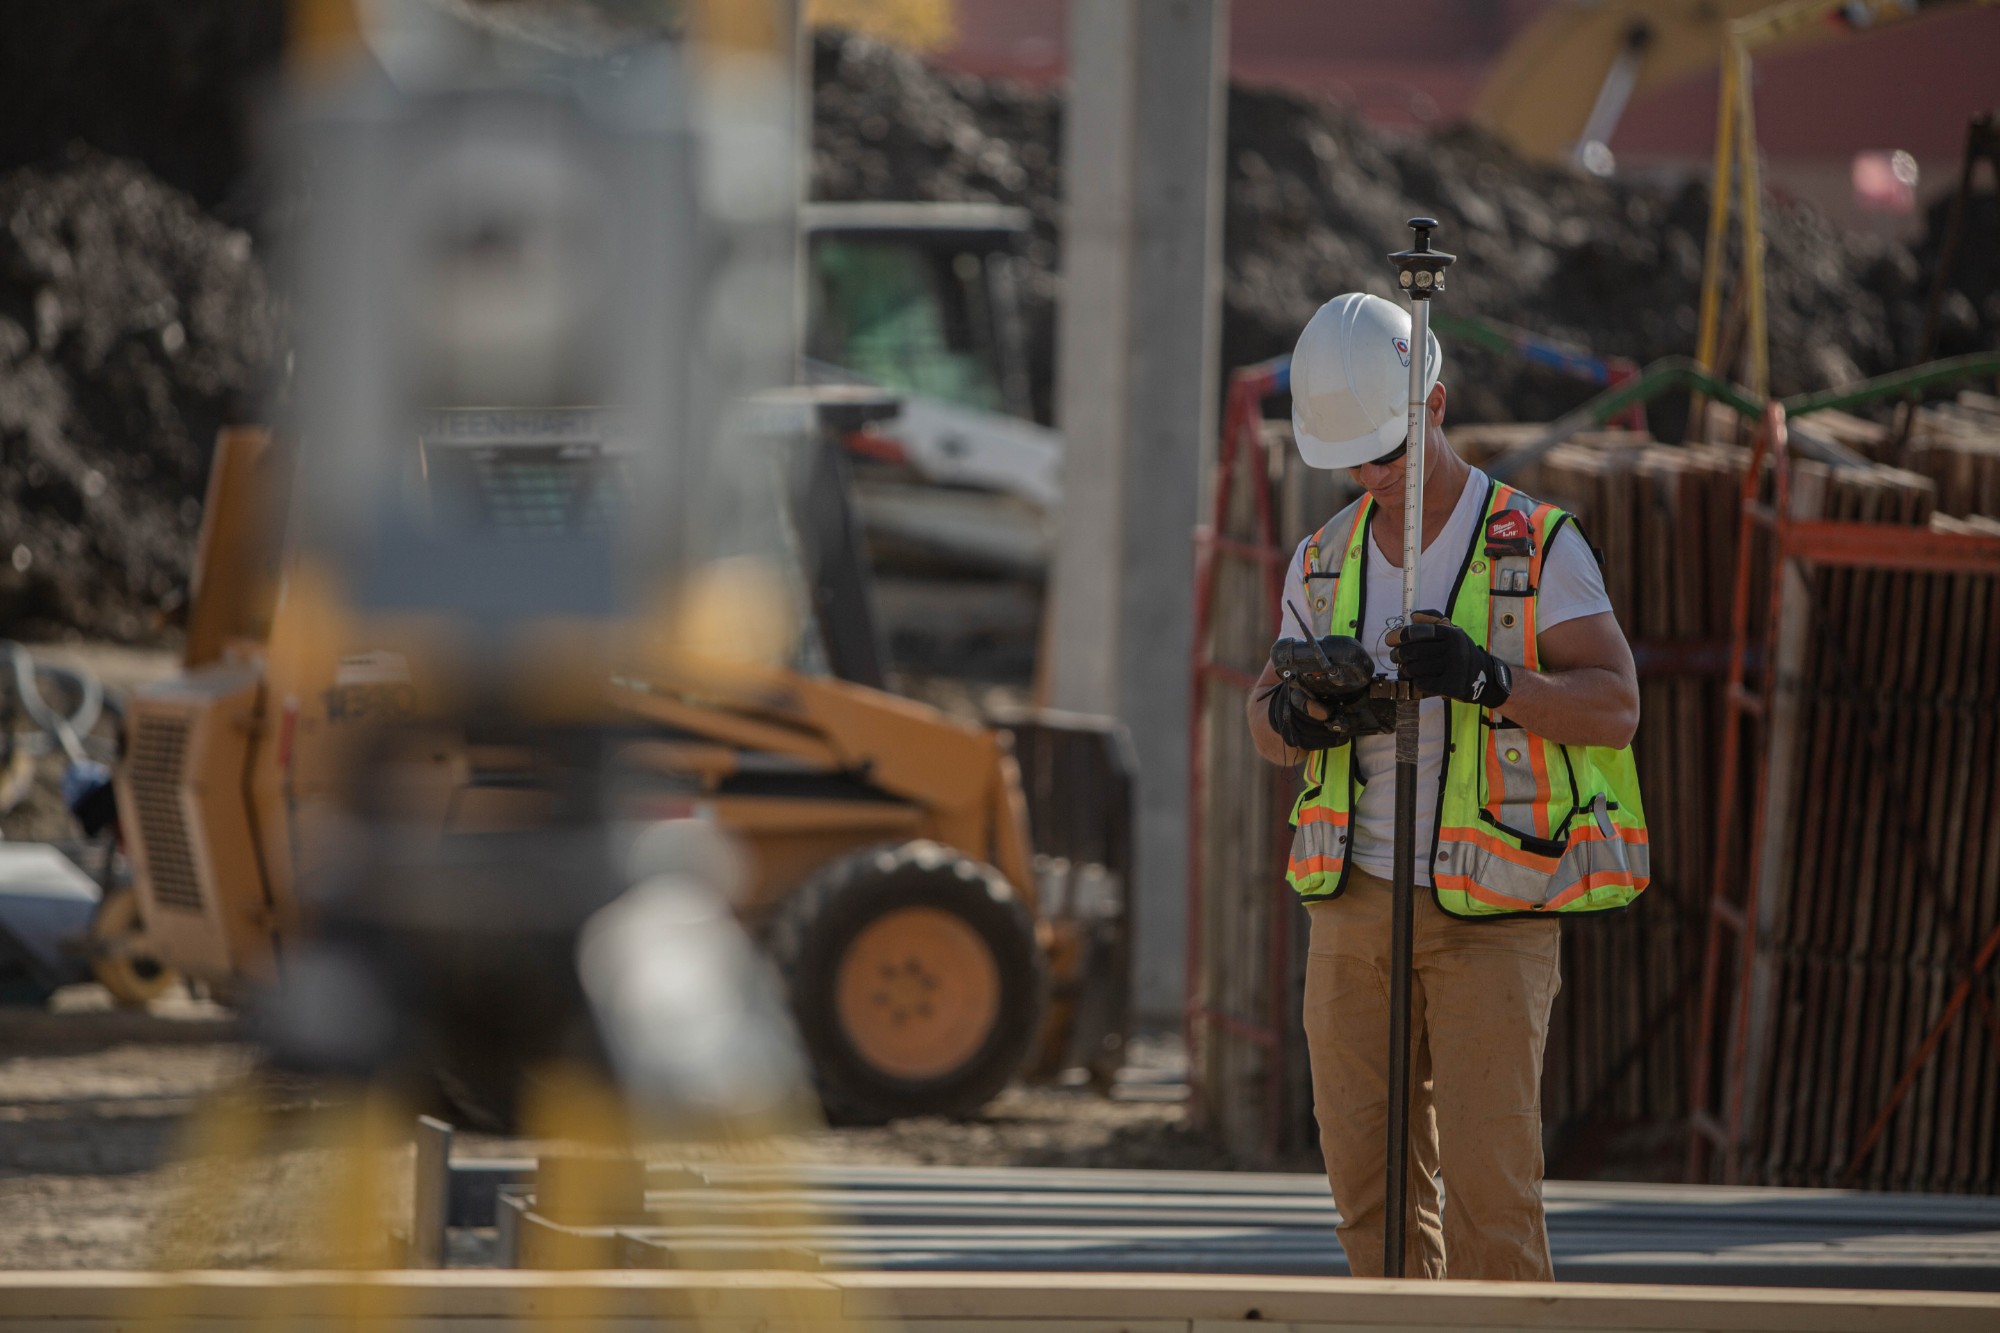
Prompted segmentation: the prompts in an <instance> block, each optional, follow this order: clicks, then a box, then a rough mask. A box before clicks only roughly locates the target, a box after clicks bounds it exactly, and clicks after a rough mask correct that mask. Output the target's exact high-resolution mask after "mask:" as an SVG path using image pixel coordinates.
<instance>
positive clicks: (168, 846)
mask: <svg viewBox="0 0 2000 1333" xmlns="http://www.w3.org/2000/svg"><path fill="white" fill-rule="evenodd" d="M187 739H188V718H187V717H186V716H185V715H182V714H176V713H150V712H149V713H142V714H140V715H139V717H138V718H137V719H136V725H135V726H134V727H133V729H132V751H131V767H130V770H129V771H130V773H131V782H132V794H133V796H134V797H135V798H136V803H137V805H138V807H139V837H140V840H141V842H142V844H143V845H144V847H145V849H146V868H147V870H148V871H149V872H150V874H151V876H152V881H153V901H154V902H155V903H157V904H159V906H160V907H161V908H162V909H163V910H165V909H171V910H174V911H180V912H200V911H201V910H202V896H201V876H200V874H199V873H198V872H197V870H196V869H195V859H194V847H193V843H192V839H191V835H190V833H189V830H188V827H187V820H186V818H185V816H184V815H183V814H182V812H181V799H180V795H181V772H182V769H183V768H184V767H185V766H186V762H187Z"/></svg>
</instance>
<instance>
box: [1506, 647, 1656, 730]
mask: <svg viewBox="0 0 2000 1333" xmlns="http://www.w3.org/2000/svg"><path fill="white" fill-rule="evenodd" d="M1513 675H1514V691H1513V693H1512V694H1510V695H1509V696H1508V698H1507V702H1506V704H1505V705H1504V706H1503V707H1502V708H1501V709H1500V712H1501V713H1502V714H1503V715H1504V716H1505V717H1506V718H1507V719H1508V720H1510V721H1513V722H1518V723H1520V724H1521V725H1522V726H1523V727H1526V728H1527V729H1528V730H1529V731H1532V732H1534V733H1535V734H1536V735H1537V736H1541V737H1543V738H1544V739H1546V740H1552V741H1555V742H1556V743H1557V744H1559V745H1606V746H1610V747H1612V748H1614V749H1615V748H1618V747H1620V746H1625V745H1630V744H1631V743H1632V736H1633V734H1634V733H1635V732H1637V731H1638V729H1639V691H1638V689H1637V687H1636V686H1635V685H1634V684H1633V683H1632V681H1631V680H1630V679H1629V678H1627V677H1625V676H1623V675H1621V674H1619V673H1618V672H1616V671H1608V670H1606V669H1604V668H1603V667H1578V668H1576V669H1574V670H1570V671H1556V672H1547V673H1545V672H1540V671H1529V670H1527V669H1526V668H1525V667H1515V668H1514V672H1513Z"/></svg>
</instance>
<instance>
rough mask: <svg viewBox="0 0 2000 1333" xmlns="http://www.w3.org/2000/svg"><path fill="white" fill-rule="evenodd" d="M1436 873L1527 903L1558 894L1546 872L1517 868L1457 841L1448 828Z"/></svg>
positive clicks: (1438, 857) (1497, 855) (1442, 838)
mask: <svg viewBox="0 0 2000 1333" xmlns="http://www.w3.org/2000/svg"><path fill="white" fill-rule="evenodd" d="M1437 873H1438V874H1439V875H1441V876H1442V875H1463V876H1465V877H1466V878H1467V879H1470V880H1471V881H1472V882H1473V883H1475V884H1477V885H1478V886H1479V887H1480V888H1482V889H1489V890H1491V891H1492V892H1494V893H1500V894H1505V895H1506V896H1507V897H1509V898H1513V899H1515V900H1516V901H1519V902H1524V903H1530V904H1533V903H1545V902H1547V901H1548V900H1549V899H1551V898H1553V897H1555V896H1556V894H1557V893H1558V892H1560V890H1559V889H1557V888H1555V887H1554V884H1555V876H1554V875H1552V874H1550V873H1549V872H1547V871H1545V870H1533V869H1530V868H1529V867H1527V866H1524V865H1518V864H1516V863H1515V862H1513V861H1509V860H1508V859H1507V858H1506V857H1504V856H1501V855H1499V854H1498V853H1495V852H1490V851H1488V850H1486V848H1484V847H1481V846H1480V845H1479V844H1478V843H1476V842H1467V841H1460V840H1459V839H1457V838H1454V837H1452V833H1451V830H1450V829H1446V830H1445V831H1444V833H1443V835H1442V836H1441V837H1440V839H1439V846H1438V854H1437ZM1570 882H1571V883H1572V884H1573V883H1575V882H1576V881H1575V880H1574V879H1572V880H1571V881H1570Z"/></svg>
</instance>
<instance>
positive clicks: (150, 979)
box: [90, 889, 180, 1006]
mask: <svg viewBox="0 0 2000 1333" xmlns="http://www.w3.org/2000/svg"><path fill="white" fill-rule="evenodd" d="M138 929H139V903H138V900H137V899H136V898H134V897H133V896H132V891H131V890H130V889H117V890H114V891H113V892H112V894H111V896H110V897H108V898H106V899H105V900H104V904H103V906H102V907H100V908H99V909H98V911H97V915H96V917H95V918H93V919H92V921H91V923H90V933H91V935H92V937H93V938H95V939H97V940H99V941H105V940H115V939H118V938H119V937H121V936H124V935H129V934H134V933H136V932H137V931H138ZM90 970H91V974H92V975H93V976H94V977H95V979H96V981H97V984H98V985H100V986H102V987H104V989H105V990H107V991H110V992H111V998H112V999H114V1000H116V1001H117V1002H118V1003H119V1004H120V1005H124V1006H142V1005H146V1004H150V1003H152V1002H153V1001H154V1000H157V999H159V998H160V997H161V996H162V995H165V994H166V993H167V992H168V991H170V990H172V989H173V988H174V987H175V986H178V985H179V984H180V976H179V975H178V974H177V973H175V972H174V970H173V969H172V968H170V967H167V966H166V965H165V964H163V963H161V962H160V961H159V960H158V959H157V958H154V957H152V956H151V955H148V954H133V953H121V954H104V955H100V956H99V957H97V958H96V959H93V960H92V962H91V968H90Z"/></svg>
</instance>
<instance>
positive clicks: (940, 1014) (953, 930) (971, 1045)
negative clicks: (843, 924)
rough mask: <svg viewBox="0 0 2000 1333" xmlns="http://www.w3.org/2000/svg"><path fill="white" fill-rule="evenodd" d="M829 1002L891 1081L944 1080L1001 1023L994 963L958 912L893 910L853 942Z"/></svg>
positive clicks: (857, 1046) (851, 1039)
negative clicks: (894, 1079)
mask: <svg viewBox="0 0 2000 1333" xmlns="http://www.w3.org/2000/svg"><path fill="white" fill-rule="evenodd" d="M834 1007H835V1011H836V1013H837V1015H838V1017H839V1020H840V1026H841V1030H842V1032H843V1034H844V1035H845V1036H846V1038H847V1041H848V1043H849V1044H850V1045H851V1046H853V1048H854V1050H855V1052H856V1053H857V1054H858V1055H859V1056H860V1057H861V1058H862V1059H863V1060H864V1061H866V1062H867V1063H868V1064H870V1065H872V1066H873V1067H875V1068H876V1069H878V1070H880V1071H881V1072H882V1073H884V1074H888V1075H890V1076H891V1077H894V1078H902V1079H911V1080H921V1079H935V1078H942V1077H944V1076H946V1075H948V1074H952V1073H955V1072H956V1071H958V1070H959V1069H961V1068H963V1067H964V1066H966V1065H968V1064H970V1063H971V1062H972V1060H973V1058H974V1057H976V1056H977V1055H978V1054H979V1052H980V1050H981V1049H982V1048H983V1047H984V1046H985V1045H986V1041H987V1038H988V1037H989V1036H991V1035H992V1032H993V1028H994V1025H995V1024H996V1023H998V1022H999V1019H1000V965H999V963H998V962H997V961H996V960H995V959H994V957H993V950H992V947H991V946H990V945H988V944H987V942H986V940H985V939H984V938H983V937H982V936H981V935H980V933H979V932H978V931H977V930H975V929H974V928H973V927H972V925H971V924H970V923H968V922H967V921H966V920H965V919H964V918H963V917H960V916H957V915H955V914H954V913H951V912H947V911H943V910H941V909H939V908H936V907H902V908H898V909H896V910H895V911H892V912H885V913H883V914H882V915H881V916H879V917H876V918H875V919H874V920H873V921H870V922H869V923H868V924H867V925H866V926H863V927H862V928H861V931H860V933H858V934H857V935H855V937H854V939H853V940H852V942H850V943H849V945H848V947H847V950H846V952H845V953H844V954H843V955H842V956H841V960H840V971H839V975H838V977H837V978H836V980H835V984H834Z"/></svg>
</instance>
